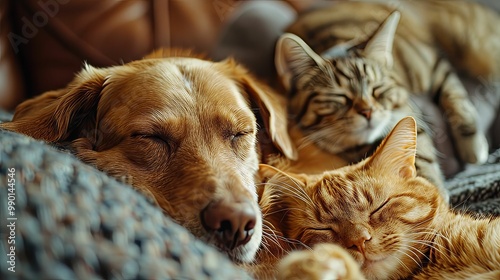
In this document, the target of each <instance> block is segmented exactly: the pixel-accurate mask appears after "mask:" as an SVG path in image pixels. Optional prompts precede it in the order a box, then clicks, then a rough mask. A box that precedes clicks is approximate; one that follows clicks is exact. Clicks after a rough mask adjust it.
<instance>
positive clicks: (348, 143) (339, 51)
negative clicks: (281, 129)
mask: <svg viewBox="0 0 500 280" xmlns="http://www.w3.org/2000/svg"><path fill="white" fill-rule="evenodd" d="M398 21H399V13H397V12H395V13H393V14H392V15H391V16H390V17H389V18H388V19H387V20H386V21H385V22H384V23H383V24H382V25H381V27H380V28H379V29H378V30H377V31H376V32H375V33H374V34H372V36H370V37H369V38H368V39H366V40H352V41H349V42H347V43H344V44H342V45H338V46H334V47H333V48H331V49H329V50H327V51H325V52H324V53H322V54H321V55H319V54H317V53H315V52H314V51H313V50H312V49H311V48H310V47H309V46H308V45H307V44H306V43H305V42H304V41H303V40H302V39H300V38H299V37H298V36H296V35H294V34H289V33H287V34H284V35H282V37H281V38H280V39H279V41H278V43H277V45H276V59H275V63H276V69H277V72H278V75H279V77H280V78H281V80H282V83H283V85H284V87H285V89H286V90H287V92H288V95H289V96H288V99H289V100H290V103H289V110H290V113H291V115H292V117H293V118H294V121H295V123H296V124H297V125H298V126H299V127H300V129H301V130H302V131H303V133H304V134H305V136H306V139H305V140H309V141H311V142H313V143H315V144H316V145H318V146H319V147H320V148H322V149H324V150H327V151H329V152H331V153H338V152H341V151H345V150H348V149H350V148H354V147H356V146H360V145H366V144H372V143H374V142H375V141H376V140H380V139H381V138H383V136H385V135H386V134H387V133H388V132H389V130H390V128H391V127H392V126H394V125H395V124H396V122H397V121H398V120H399V119H401V118H402V117H404V116H405V115H406V114H405V115H402V114H401V113H398V111H397V109H398V108H399V107H400V106H401V105H402V104H406V101H407V98H408V93H407V91H406V90H405V89H404V88H403V87H401V86H399V85H398V83H397V81H396V80H395V79H394V78H393V77H392V76H391V68H392V63H393V61H392V60H393V58H392V45H393V41H394V34H395V30H396V27H397V24H398Z"/></svg>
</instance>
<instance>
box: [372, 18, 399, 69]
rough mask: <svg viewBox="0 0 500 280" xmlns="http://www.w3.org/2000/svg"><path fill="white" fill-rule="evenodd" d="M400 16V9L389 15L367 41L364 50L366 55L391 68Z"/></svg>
mask: <svg viewBox="0 0 500 280" xmlns="http://www.w3.org/2000/svg"><path fill="white" fill-rule="evenodd" d="M400 17H401V15H400V13H399V12H398V11H394V12H393V13H392V14H390V15H389V17H387V19H386V20H385V21H384V22H383V23H382V24H381V25H380V27H379V28H378V29H377V31H375V33H374V34H373V35H372V37H371V38H370V39H369V40H368V42H367V43H366V46H365V49H364V50H363V55H364V56H365V57H367V58H371V59H374V60H376V61H378V62H380V63H382V64H383V65H385V66H387V67H389V68H391V67H392V64H393V58H392V45H393V44H394V35H395V34H396V28H397V27H398V23H399V18H400Z"/></svg>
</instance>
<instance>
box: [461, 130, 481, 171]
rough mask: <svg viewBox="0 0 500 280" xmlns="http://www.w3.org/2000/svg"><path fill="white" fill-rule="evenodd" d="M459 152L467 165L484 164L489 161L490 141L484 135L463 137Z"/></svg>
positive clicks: (477, 134)
mask: <svg viewBox="0 0 500 280" xmlns="http://www.w3.org/2000/svg"><path fill="white" fill-rule="evenodd" d="M457 142H458V146H457V150H458V153H459V156H460V158H461V159H462V160H463V161H464V162H466V163H472V164H483V163H485V162H486V161H487V160H488V151H489V146H488V140H486V137H485V136H484V135H483V134H480V133H476V134H474V135H472V136H468V137H461V138H460V140H459V141H457Z"/></svg>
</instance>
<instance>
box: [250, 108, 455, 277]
mask: <svg viewBox="0 0 500 280" xmlns="http://www.w3.org/2000/svg"><path fill="white" fill-rule="evenodd" d="M415 152H416V124H415V120H414V119H413V118H411V117H408V118H405V119H403V120H402V121H400V122H399V123H398V124H397V125H396V127H395V128H394V129H393V130H392V132H391V133H390V134H389V135H388V136H387V137H386V138H385V140H384V141H383V142H382V144H381V145H380V146H379V148H378V149H377V150H376V152H375V153H374V155H373V156H372V157H370V158H368V159H366V160H364V161H362V162H360V163H358V164H356V165H352V166H346V167H343V168H340V169H337V170H333V171H329V172H325V173H324V174H322V175H314V176H309V175H297V174H287V173H284V172H282V171H279V170H277V169H275V168H273V167H270V166H267V165H262V166H261V169H260V171H261V176H262V177H263V178H267V182H266V184H265V186H264V190H263V191H262V192H261V200H260V204H261V208H262V210H263V214H264V217H265V220H266V221H267V222H270V223H271V224H272V225H273V226H274V227H275V229H276V230H277V231H278V232H281V234H283V236H284V237H285V238H288V239H292V240H298V241H300V242H302V243H304V244H305V245H307V246H312V245H314V244H317V243H330V242H333V243H337V244H340V245H341V246H343V247H345V248H346V249H347V250H348V251H349V252H350V253H351V254H352V255H353V257H354V258H355V259H356V260H357V261H358V262H359V263H360V264H361V266H362V270H363V273H364V274H365V275H366V276H367V277H368V278H369V279H388V275H400V276H401V277H404V276H406V275H408V274H409V273H410V272H411V271H413V270H414V269H415V268H417V267H418V265H419V264H420V263H421V261H422V260H423V259H425V258H426V256H425V254H426V252H427V250H428V248H429V246H430V242H431V238H432V234H433V231H434V229H435V228H436V224H437V223H438V215H437V213H438V212H439V211H440V210H439V209H444V208H442V207H445V205H446V204H445V203H444V201H443V200H442V198H441V196H440V194H439V191H438V190H437V188H436V187H435V186H434V185H432V184H431V183H429V182H428V181H427V180H425V179H423V178H421V177H418V176H417V175H416V170H415V167H414V161H415Z"/></svg>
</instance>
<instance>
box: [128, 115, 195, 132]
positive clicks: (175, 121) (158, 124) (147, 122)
mask: <svg viewBox="0 0 500 280" xmlns="http://www.w3.org/2000/svg"><path fill="white" fill-rule="evenodd" d="M182 122H183V120H182V119H181V118H176V117H173V116H169V115H168V114H161V113H158V112H156V113H155V114H149V115H147V116H142V117H141V118H139V119H137V120H136V121H133V122H131V123H130V126H131V128H132V130H133V131H135V133H137V132H140V133H145V134H160V135H166V136H171V137H174V138H177V137H181V135H182V134H183V133H185V127H184V126H183V125H181V124H182ZM133 133H134V132H133Z"/></svg>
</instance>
